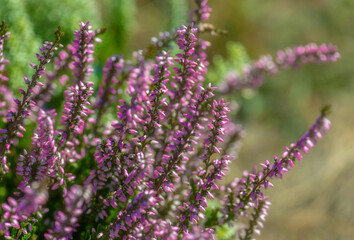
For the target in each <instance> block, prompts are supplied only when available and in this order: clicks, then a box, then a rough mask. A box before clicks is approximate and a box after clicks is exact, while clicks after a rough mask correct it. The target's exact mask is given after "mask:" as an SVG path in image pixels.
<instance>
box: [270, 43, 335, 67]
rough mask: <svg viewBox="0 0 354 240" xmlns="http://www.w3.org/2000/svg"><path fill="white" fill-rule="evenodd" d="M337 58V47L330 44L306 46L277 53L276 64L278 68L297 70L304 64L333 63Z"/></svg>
mask: <svg viewBox="0 0 354 240" xmlns="http://www.w3.org/2000/svg"><path fill="white" fill-rule="evenodd" d="M339 57H340V55H339V53H338V49H337V47H336V46H334V45H332V44H321V45H320V46H317V45H316V44H308V45H306V46H298V47H294V48H292V49H291V48H288V49H286V50H285V51H279V52H278V53H277V60H276V62H277V64H278V65H279V67H280V68H288V67H291V68H297V67H299V66H300V65H301V64H306V63H324V62H335V61H337V60H338V58H339Z"/></svg>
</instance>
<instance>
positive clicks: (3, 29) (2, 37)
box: [0, 20, 10, 82]
mask: <svg viewBox="0 0 354 240" xmlns="http://www.w3.org/2000/svg"><path fill="white" fill-rule="evenodd" d="M9 36H10V32H8V27H7V24H5V21H4V20H3V21H2V24H1V25H0V82H6V81H7V80H8V78H7V77H6V76H4V75H3V74H2V72H3V71H4V69H5V65H6V64H8V63H9V60H6V59H5V58H4V44H5V42H6V41H7V40H8V39H9Z"/></svg>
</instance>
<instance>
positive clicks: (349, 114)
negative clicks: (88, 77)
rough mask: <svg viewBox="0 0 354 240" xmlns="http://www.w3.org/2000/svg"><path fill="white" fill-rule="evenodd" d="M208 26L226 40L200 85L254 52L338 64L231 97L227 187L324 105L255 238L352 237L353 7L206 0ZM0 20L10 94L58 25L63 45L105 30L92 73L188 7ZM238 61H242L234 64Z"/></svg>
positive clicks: (32, 7)
mask: <svg viewBox="0 0 354 240" xmlns="http://www.w3.org/2000/svg"><path fill="white" fill-rule="evenodd" d="M209 3H210V6H211V7H212V9H213V12H212V16H211V19H210V21H209V22H210V23H211V24H213V25H214V26H215V27H217V28H219V29H224V30H227V31H228V34H227V35H219V36H208V35H206V36H204V37H205V38H207V39H208V40H209V41H210V42H211V43H212V46H211V48H210V49H209V52H208V53H209V56H210V58H209V60H210V62H211V68H210V74H209V75H208V80H210V81H212V82H217V81H220V80H222V79H223V77H224V74H225V73H226V72H227V71H228V70H232V69H234V68H235V69H237V68H239V67H240V65H242V64H244V63H247V62H248V61H250V60H252V59H253V60H256V59H258V58H259V57H260V56H261V55H264V54H271V55H273V56H274V55H275V54H276V52H277V50H278V49H285V48H287V47H292V46H295V45H305V44H307V43H317V44H320V43H323V42H325V43H333V44H335V45H337V46H338V48H339V51H340V53H341V56H342V57H341V59H340V60H339V61H338V62H336V63H328V64H324V65H307V66H304V67H302V68H301V69H298V70H287V71H283V72H280V73H279V74H278V75H277V76H275V77H272V78H267V81H266V83H265V84H264V85H263V86H262V87H261V88H260V89H259V90H257V91H245V92H241V93H235V96H234V99H237V100H238V102H239V109H238V111H237V114H235V118H236V119H237V121H238V122H239V123H242V124H243V126H244V128H245V131H246V135H245V137H244V139H243V142H242V147H241V149H240V152H239V155H238V158H237V159H236V160H235V161H234V164H233V166H232V167H231V171H230V172H229V175H228V178H227V181H231V180H232V179H233V178H235V177H236V176H239V175H240V173H241V172H242V170H243V169H251V168H252V166H253V165H256V164H258V163H259V162H264V161H265V160H266V159H272V157H273V155H274V154H280V153H281V152H282V150H283V148H284V147H285V146H286V145H288V144H289V143H290V142H294V141H296V139H297V138H299V137H300V136H301V135H302V134H303V133H304V132H305V131H306V129H307V128H308V127H309V126H311V124H312V123H313V122H314V120H315V119H316V117H317V115H318V114H319V110H320V109H321V107H323V106H324V105H326V104H331V106H332V114H331V116H330V119H331V121H332V129H331V131H330V132H329V133H328V134H327V135H326V136H325V138H324V139H323V141H320V142H319V143H318V145H317V146H316V147H315V148H314V149H313V150H312V151H311V152H310V153H309V154H308V155H307V156H306V157H305V158H304V160H303V161H302V162H300V163H299V164H297V166H296V167H295V168H294V169H291V171H290V173H289V174H287V175H286V177H285V178H284V180H283V181H279V180H276V181H275V182H274V185H275V187H274V189H271V190H268V192H267V194H269V195H270V197H271V202H272V206H271V208H270V210H269V216H268V218H267V221H266V223H265V228H264V229H263V230H262V235H261V236H260V237H258V239H269V240H276V239H294V240H295V239H314V240H316V239H331V240H332V239H343V240H344V239H354V227H353V226H354V173H353V172H354V158H353V156H354V144H353V142H354V141H353V138H354V130H353V128H354V110H353V106H352V104H353V100H354V97H353V90H354V81H353V73H354V68H353V62H352V59H353V56H354V41H353V40H354V0H336V1H332V0H312V1H307V0H283V1H276V0H268V1H259V0H223V1H220V0H209ZM0 4H1V7H0V17H1V18H2V19H5V20H6V21H7V23H8V25H9V27H10V30H11V33H12V34H11V38H10V40H9V43H8V44H7V49H10V50H7V52H6V54H7V56H9V58H10V60H11V64H9V69H8V71H9V74H10V75H11V80H12V83H11V84H12V87H13V88H14V89H15V88H17V87H19V86H22V84H23V83H22V79H23V76H24V75H28V73H29V71H30V68H29V67H28V62H31V61H32V60H34V59H35V52H36V51H37V49H38V47H39V45H40V44H41V42H42V41H43V40H50V39H53V38H52V34H53V32H54V31H55V29H56V27H57V25H59V24H60V25H62V27H63V30H64V32H65V33H66V35H65V37H64V42H70V41H71V40H72V37H73V34H72V32H73V31H74V30H75V29H77V28H78V23H79V21H87V20H90V21H91V22H92V23H93V25H94V26H95V27H107V33H106V34H105V35H103V36H102V40H103V44H100V45H98V47H97V48H96V49H97V50H96V57H97V58H96V62H95V68H96V69H97V70H98V71H97V72H98V75H96V76H94V77H96V78H99V73H100V71H99V70H100V68H102V66H103V64H104V62H105V59H106V58H107V57H109V56H111V55H113V54H124V55H125V56H126V57H127V58H129V57H130V56H131V55H130V54H131V52H132V51H133V50H138V49H142V48H145V47H146V46H147V44H148V43H149V42H150V39H151V37H153V36H156V35H158V33H159V32H161V31H167V30H169V29H171V28H175V27H178V26H179V25H180V24H183V23H186V21H187V19H188V9H189V8H190V7H193V6H194V5H193V1H192V0H189V1H188V0H135V1H134V0H62V1H57V0H26V1H22V0H1V1H0ZM240 62H241V63H240Z"/></svg>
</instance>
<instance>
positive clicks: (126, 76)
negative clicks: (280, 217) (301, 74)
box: [0, 0, 339, 239]
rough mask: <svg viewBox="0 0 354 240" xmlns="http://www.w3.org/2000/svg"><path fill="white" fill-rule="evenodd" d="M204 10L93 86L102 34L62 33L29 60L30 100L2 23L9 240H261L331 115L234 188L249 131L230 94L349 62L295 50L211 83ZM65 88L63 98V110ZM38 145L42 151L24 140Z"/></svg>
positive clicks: (202, 0)
mask: <svg viewBox="0 0 354 240" xmlns="http://www.w3.org/2000/svg"><path fill="white" fill-rule="evenodd" d="M196 5H197V8H196V9H194V10H192V11H191V13H190V22H189V23H188V24H186V25H182V26H181V27H179V28H178V29H175V30H173V31H171V32H169V33H167V32H166V33H162V34H160V35H159V37H156V38H153V39H152V41H151V43H150V44H149V46H147V47H146V49H145V50H141V51H136V52H134V53H133V54H132V58H131V60H127V58H126V57H124V56H122V55H113V56H111V57H109V58H108V59H107V62H106V65H105V67H104V68H103V76H102V81H101V83H100V84H98V85H95V84H94V83H93V82H92V81H90V78H91V74H92V72H93V71H94V69H93V67H92V64H93V57H94V53H95V52H94V49H95V46H96V43H97V42H101V40H100V39H99V35H101V34H102V33H103V30H102V29H98V30H93V29H92V27H91V25H90V23H89V22H86V23H85V22H81V23H80V25H79V30H77V31H75V33H74V40H73V41H72V44H71V45H67V46H66V47H65V48H64V46H62V45H61V44H60V40H61V38H62V36H63V33H62V30H61V28H60V27H59V28H58V30H57V31H56V32H55V39H54V41H53V42H45V43H44V44H43V46H42V47H41V48H40V51H39V53H38V54H37V55H36V58H37V61H36V62H35V63H30V66H31V68H33V75H32V76H31V77H24V82H25V84H24V86H25V87H24V88H21V89H19V93H20V95H19V96H20V97H18V98H15V97H13V96H14V95H16V94H14V93H13V92H12V91H11V89H10V88H9V84H8V83H9V81H11V80H9V79H8V76H7V74H6V71H5V70H4V69H5V67H6V65H7V64H8V61H7V60H6V57H5V56H3V47H4V45H5V43H6V41H7V40H8V38H9V37H10V36H11V35H10V33H9V32H8V27H7V25H6V24H5V22H3V23H2V25H1V26H0V71H1V72H0V73H1V75H0V84H1V85H0V86H1V90H2V95H1V99H0V100H1V102H0V103H1V104H0V113H1V118H2V122H1V125H0V127H1V128H0V160H1V161H0V176H1V179H2V181H1V183H0V184H1V187H2V189H3V188H5V191H4V194H2V195H1V199H0V200H1V201H2V205H1V209H0V212H1V214H0V215H1V216H2V217H1V220H0V235H1V237H3V238H5V239H30V238H31V239H36V238H38V239H41V238H46V239H214V238H215V236H217V237H219V238H221V239H226V238H237V239H253V238H254V234H259V233H260V229H261V228H262V226H263V223H264V221H265V217H266V215H267V209H268V208H269V206H270V201H269V197H268V196H266V195H265V194H266V192H265V190H266V189H267V188H268V187H271V186H273V184H272V182H271V181H272V180H273V179H275V178H282V177H283V175H284V174H285V173H287V172H288V171H289V169H290V168H291V167H294V165H295V163H296V162H297V161H300V160H301V159H302V157H303V154H306V153H308V151H309V150H310V149H311V148H312V147H314V145H315V144H316V143H317V141H318V140H319V139H321V138H322V137H323V135H324V133H325V132H326V131H327V130H328V129H329V127H330V121H329V120H328V119H327V115H328V113H329V108H328V107H325V108H323V110H322V111H321V112H320V114H319V117H318V118H317V120H316V121H315V123H314V124H313V125H312V126H311V127H310V128H309V130H308V131H307V132H306V133H305V134H304V135H303V136H302V137H301V138H300V139H299V140H297V141H296V142H295V143H291V144H289V145H288V146H287V147H285V150H284V151H283V152H282V153H281V154H280V155H277V156H274V159H273V160H272V161H268V160H265V161H261V163H260V167H259V168H257V167H254V168H253V169H252V170H250V171H247V170H245V171H244V172H243V175H242V176H241V177H237V178H235V179H234V180H233V181H231V182H229V183H225V182H223V181H221V180H223V178H224V176H225V175H226V173H227V171H228V166H229V165H230V163H231V161H232V160H233V159H234V156H236V155H237V145H238V143H239V141H240V139H241V138H242V136H243V131H244V130H243V128H242V127H241V126H240V124H238V123H236V122H234V121H233V119H232V118H231V117H229V115H230V111H231V110H230V109H231V108H230V107H229V106H230V105H229V103H228V102H227V101H226V100H224V98H226V97H227V95H228V94H230V93H232V92H236V91H240V90H242V89H245V88H253V89H256V88H259V87H260V86H261V85H262V84H263V83H264V79H265V76H266V75H270V76H272V75H274V74H276V73H277V72H278V71H279V70H280V69H287V68H297V67H300V66H301V65H303V64H308V63H324V62H330V61H336V60H337V59H338V57H339V54H338V52H337V50H336V47H335V46H332V45H326V44H323V45H320V46H317V45H314V44H309V45H306V46H303V47H302V46H300V47H294V48H289V49H287V50H285V51H279V52H278V54H277V57H276V59H275V60H273V59H272V57H271V56H265V57H261V58H260V59H259V60H258V61H255V62H250V63H248V64H245V65H243V66H242V67H240V66H238V67H237V68H240V69H241V71H238V72H231V73H230V74H228V75H227V77H226V79H225V80H224V81H223V82H222V83H221V85H220V86H213V85H212V84H210V83H208V82H207V81H205V77H206V74H207V71H208V68H209V63H208V57H207V54H206V49H207V47H208V46H209V42H207V41H205V40H203V39H202V34H203V33H213V34H217V33H220V32H222V31H220V30H218V29H215V28H214V27H213V26H212V25H210V24H206V23H205V22H206V21H207V20H208V18H209V15H210V12H211V9H210V8H209V7H208V6H207V1H206V0H196ZM103 44H104V43H103ZM172 47H175V48H176V49H174V50H173V51H172V49H171V48H172ZM59 48H61V50H59ZM56 52H59V53H58V55H57V56H56V57H54V54H55V53H56ZM128 59H129V58H128ZM50 62H53V63H54V67H53V70H52V71H47V69H46V67H47V64H49V63H50ZM237 68H236V70H237ZM10 77H11V76H10ZM61 88H63V89H65V90H64V91H63V93H62V94H63V98H62V102H60V103H56V105H57V106H59V105H60V106H59V107H57V108H52V107H51V106H53V101H57V99H56V98H54V97H53V92H54V91H55V90H57V89H61ZM31 124H32V125H35V127H34V130H33V131H32V130H31V127H30V126H31ZM26 137H27V138H28V137H29V138H30V139H31V141H30V144H28V145H26V144H25V145H24V144H21V142H22V141H23V138H26ZM233 155H234V156H233ZM242 219H246V220H247V221H248V224H243V223H242V222H245V221H242ZM247 221H246V222H247ZM233 226H236V227H233ZM225 229H227V231H225ZM222 232H227V234H224V235H223V234H222Z"/></svg>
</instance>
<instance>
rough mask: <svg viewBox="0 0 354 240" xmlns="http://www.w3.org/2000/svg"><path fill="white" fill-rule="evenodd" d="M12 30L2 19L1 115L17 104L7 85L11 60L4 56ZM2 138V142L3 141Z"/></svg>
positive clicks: (0, 57)
mask: <svg viewBox="0 0 354 240" xmlns="http://www.w3.org/2000/svg"><path fill="white" fill-rule="evenodd" d="M9 36H10V32H8V27H7V24H5V21H4V20H3V21H2V24H1V25H0V92H1V96H0V117H1V118H2V117H5V116H6V114H7V113H8V111H9V110H11V111H14V110H15V108H16V104H15V102H14V101H13V99H14V97H13V94H12V91H11V89H10V88H9V87H8V86H7V85H6V83H7V81H8V77H7V76H5V75H4V71H5V65H6V64H8V63H9V60H7V59H5V57H4V44H5V42H6V41H7V40H8V39H9ZM1 141H2V140H1V138H0V142H1Z"/></svg>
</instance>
